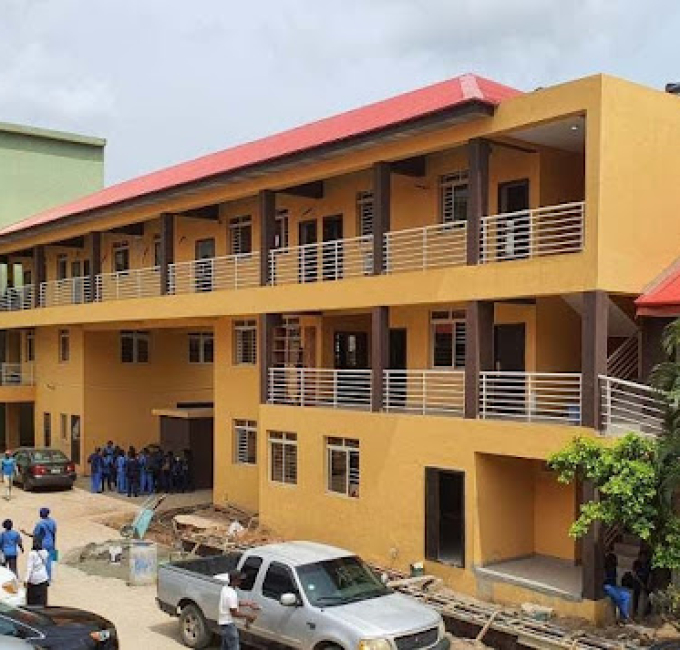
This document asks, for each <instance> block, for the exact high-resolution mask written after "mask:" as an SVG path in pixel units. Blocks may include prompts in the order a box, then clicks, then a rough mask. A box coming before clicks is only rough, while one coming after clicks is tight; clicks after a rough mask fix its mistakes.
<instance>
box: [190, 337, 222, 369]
mask: <svg viewBox="0 0 680 650" xmlns="http://www.w3.org/2000/svg"><path fill="white" fill-rule="evenodd" d="M192 341H195V342H196V343H197V344H198V359H196V360H195V361H193V360H192V359H191V343H192ZM208 343H210V344H211V346H210V347H212V359H208V358H207V356H208V355H207V354H206V352H207V350H208ZM187 344H188V350H187V354H188V357H189V363H190V364H192V365H201V364H211V363H213V362H214V360H215V336H214V335H213V333H212V332H190V333H189V335H188V337H187Z"/></svg>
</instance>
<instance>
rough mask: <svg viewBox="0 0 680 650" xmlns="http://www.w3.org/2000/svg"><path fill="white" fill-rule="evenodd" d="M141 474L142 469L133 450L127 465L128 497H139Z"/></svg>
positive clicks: (129, 454)
mask: <svg viewBox="0 0 680 650" xmlns="http://www.w3.org/2000/svg"><path fill="white" fill-rule="evenodd" d="M140 473H141V468H140V466H139V459H138V458H137V454H136V453H135V450H134V449H133V448H131V451H130V452H129V453H128V457H127V461H126V465H125V475H126V478H127V495H128V496H129V497H131V496H132V495H133V494H134V496H136V497H138V496H139V477H140Z"/></svg>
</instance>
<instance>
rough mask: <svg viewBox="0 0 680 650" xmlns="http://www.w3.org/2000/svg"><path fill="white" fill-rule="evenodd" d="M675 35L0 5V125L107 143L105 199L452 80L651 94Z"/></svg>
mask: <svg viewBox="0 0 680 650" xmlns="http://www.w3.org/2000/svg"><path fill="white" fill-rule="evenodd" d="M678 34H680V3H678V2H672V1H671V0H647V1H646V2H640V0H332V1H331V0H0V121H5V122H19V123H28V124H34V125H38V126H44V127H50V128H56V129H64V130H68V131H77V132H81V133H87V134H92V135H98V136H102V137H105V138H107V139H108V146H107V152H106V161H107V163H106V166H107V174H106V177H107V183H108V184H111V183H115V182H118V181H120V180H123V179H126V178H130V177H132V176H136V175H138V174H141V173H144V172H148V171H152V170H154V169H158V168H160V167H164V166H167V165H170V164H173V163H175V162H180V161H182V160H187V159H189V158H194V157H197V156H199V155H202V154H204V153H208V152H211V151H216V150H219V149H223V148H226V147H228V146H230V145H233V144H238V143H240V142H243V141H247V140H251V139H254V138H258V137H261V136H264V135H267V134H270V133H272V132H275V131H279V130H281V129H285V128H287V127H290V126H294V125H297V124H300V123H303V122H307V121H309V120H312V119H316V118H319V117H324V116H327V115H329V114H332V113H336V112H339V111H342V110H345V109H348V108H353V107H355V106H358V105H361V104H364V103H367V102H370V101H374V100H378V99H382V98H385V97H388V96H390V95H392V94H396V93H399V92H402V91H406V90H410V89H413V88H416V87H419V86H423V85H427V84H429V83H432V82H435V81H439V80H442V79H445V78H448V77H452V76H455V75H457V74H460V73H463V72H475V73H478V74H481V75H483V76H486V77H490V78H492V79H495V80H497V81H501V82H503V83H506V84H509V85H514V86H516V87H518V88H521V89H524V90H531V89H533V88H535V87H537V86H547V85H552V84H555V83H557V82H560V81H564V80H568V79H572V78H576V77H580V76H585V75H588V74H592V73H595V72H607V73H611V74H615V75H618V76H622V77H626V78H628V79H632V80H634V81H639V82H641V83H645V84H649V85H652V86H656V87H663V85H664V83H665V82H666V81H669V80H680V55H679V53H678V47H679V46H678V42H679V40H678ZM679 110H680V106H679Z"/></svg>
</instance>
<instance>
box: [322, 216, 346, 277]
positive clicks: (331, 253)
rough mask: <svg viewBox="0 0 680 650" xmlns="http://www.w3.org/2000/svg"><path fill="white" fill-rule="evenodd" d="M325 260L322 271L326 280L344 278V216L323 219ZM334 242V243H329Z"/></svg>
mask: <svg viewBox="0 0 680 650" xmlns="http://www.w3.org/2000/svg"><path fill="white" fill-rule="evenodd" d="M322 235H323V241H324V247H323V258H322V262H321V269H322V271H321V272H322V274H323V279H324V280H339V279H340V278H342V263H343V252H344V251H343V249H342V246H343V244H342V241H340V240H342V215H341V214H336V215H333V216H331V217H324V218H323V233H322ZM329 242H333V243H329Z"/></svg>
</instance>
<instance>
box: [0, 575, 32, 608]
mask: <svg viewBox="0 0 680 650" xmlns="http://www.w3.org/2000/svg"><path fill="white" fill-rule="evenodd" d="M0 603H4V604H5V605H11V606H13V607H19V606H21V605H25V604H26V590H25V589H24V588H23V586H22V585H21V583H20V582H19V580H18V578H17V577H16V576H15V575H14V573H13V572H12V571H10V570H9V569H8V568H7V567H4V566H0Z"/></svg>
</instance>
